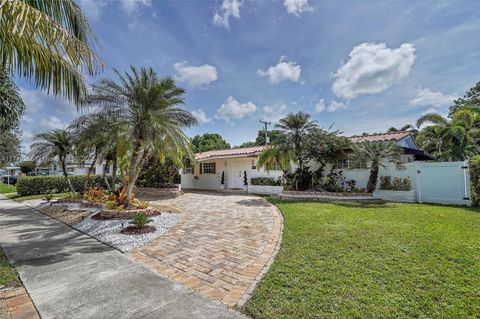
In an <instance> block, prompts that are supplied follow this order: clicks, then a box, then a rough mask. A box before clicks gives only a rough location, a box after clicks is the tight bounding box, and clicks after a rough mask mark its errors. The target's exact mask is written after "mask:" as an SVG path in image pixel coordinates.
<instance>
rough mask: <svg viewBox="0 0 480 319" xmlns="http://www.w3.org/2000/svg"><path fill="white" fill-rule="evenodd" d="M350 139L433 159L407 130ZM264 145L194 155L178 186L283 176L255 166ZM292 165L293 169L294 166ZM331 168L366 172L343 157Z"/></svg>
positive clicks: (407, 157) (233, 185) (211, 186)
mask: <svg viewBox="0 0 480 319" xmlns="http://www.w3.org/2000/svg"><path fill="white" fill-rule="evenodd" d="M350 140H351V141H352V142H353V143H361V142H365V141H385V142H396V143H397V144H398V145H399V146H401V147H402V148H403V150H404V154H403V155H402V159H401V162H402V163H408V162H414V161H424V160H432V159H433V157H432V156H431V155H430V154H428V153H427V152H425V151H423V150H421V149H420V148H418V146H417V144H416V143H415V140H414V138H413V137H412V135H411V133H410V132H408V131H406V132H395V133H386V134H371V135H364V136H352V137H350ZM267 147H270V146H254V147H246V148H232V149H226V150H215V151H208V152H203V153H198V154H195V160H196V162H195V163H194V165H192V166H190V167H184V168H183V169H182V174H181V183H182V188H185V189H207V190H218V189H222V188H226V189H242V188H243V187H244V182H245V174H246V178H247V183H248V184H250V179H251V178H252V177H273V178H275V179H277V178H279V177H281V176H282V175H283V172H282V170H281V169H280V168H279V167H276V166H272V167H268V168H267V167H257V159H258V155H259V154H260V153H261V152H262V151H263V150H265V148H267ZM292 166H293V168H295V165H292ZM312 166H314V165H312ZM329 168H331V166H330V167H329ZM334 168H335V169H341V170H343V171H349V170H352V171H354V172H355V171H356V170H362V174H361V175H362V176H361V177H362V179H364V176H363V175H365V174H366V173H367V172H368V171H367V168H368V163H366V162H364V163H361V162H358V161H355V160H351V159H349V158H348V157H347V158H346V159H339V161H338V162H337V163H336V164H335V165H334ZM222 173H223V174H224V185H222V184H221V178H222ZM347 175H348V173H347ZM360 185H362V187H364V185H363V181H362V182H360Z"/></svg>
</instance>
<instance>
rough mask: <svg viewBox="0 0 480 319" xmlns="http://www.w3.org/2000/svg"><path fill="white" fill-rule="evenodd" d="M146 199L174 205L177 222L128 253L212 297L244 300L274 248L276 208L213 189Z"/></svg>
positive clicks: (277, 231)
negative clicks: (151, 240)
mask: <svg viewBox="0 0 480 319" xmlns="http://www.w3.org/2000/svg"><path fill="white" fill-rule="evenodd" d="M150 203H151V204H152V205H155V204H157V205H169V206H174V207H177V208H179V209H180V210H181V211H182V221H181V222H180V223H179V224H178V225H177V226H175V227H174V228H173V229H172V230H170V231H169V232H168V233H167V234H166V235H164V236H161V237H160V238H158V239H156V240H154V241H153V242H150V243H148V244H146V245H144V246H142V247H140V248H138V249H135V250H133V251H131V252H130V255H131V256H132V257H134V258H135V259H137V260H139V261H141V262H143V263H145V264H146V265H147V266H149V267H151V268H152V269H154V270H156V271H158V272H159V273H161V274H163V275H165V276H167V277H169V278H172V279H175V280H177V281H179V282H181V283H183V284H185V285H187V286H189V287H192V288H194V289H196V290H198V291H200V292H201V293H202V294H204V295H206V296H207V297H209V298H211V299H215V300H220V301H221V302H223V303H224V304H226V305H229V306H233V305H236V304H238V305H241V304H243V303H244V302H245V301H246V300H247V299H248V297H249V295H250V293H251V292H252V290H253V288H254V287H255V284H256V282H257V281H258V280H259V279H260V277H261V276H262V275H263V273H264V272H265V271H266V270H267V269H268V267H269V265H270V263H271V262H272V261H273V258H274V255H275V254H276V251H277V250H278V246H279V244H280V240H281V231H282V217H281V214H280V212H279V211H278V209H277V208H276V207H275V206H273V205H272V204H270V203H269V202H267V201H266V200H265V199H263V198H260V197H256V196H250V195H237V194H220V193H214V192H190V193H185V194H184V195H183V196H180V197H178V198H176V199H168V200H156V201H155V200H152V199H150Z"/></svg>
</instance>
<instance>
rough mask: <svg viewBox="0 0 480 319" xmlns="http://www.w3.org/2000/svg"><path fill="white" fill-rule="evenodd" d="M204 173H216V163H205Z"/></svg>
mask: <svg viewBox="0 0 480 319" xmlns="http://www.w3.org/2000/svg"><path fill="white" fill-rule="evenodd" d="M202 165H203V174H215V163H203V164H202Z"/></svg>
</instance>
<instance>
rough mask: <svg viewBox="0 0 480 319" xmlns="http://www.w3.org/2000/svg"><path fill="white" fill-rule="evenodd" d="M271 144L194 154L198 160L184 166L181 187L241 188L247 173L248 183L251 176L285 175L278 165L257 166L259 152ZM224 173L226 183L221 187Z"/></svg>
mask: <svg viewBox="0 0 480 319" xmlns="http://www.w3.org/2000/svg"><path fill="white" fill-rule="evenodd" d="M267 147H269V146H254V147H245V148H231V149H226V150H216V151H208V152H203V153H198V154H195V160H196V163H195V164H194V165H192V166H190V167H184V168H183V169H182V175H181V178H182V188H186V189H189V188H190V189H210V190H218V189H221V188H223V187H224V188H227V189H242V188H243V186H244V181H245V174H246V178H247V182H248V184H250V179H251V178H252V177H260V176H261V177H273V178H275V179H276V178H278V177H280V176H282V175H283V172H282V171H281V169H280V168H279V167H276V166H272V167H269V169H268V170H266V169H265V167H260V168H258V167H257V159H258V155H259V154H260V153H261V152H262V151H263V150H264V149H265V148H267ZM222 173H223V175H224V183H225V184H224V186H223V187H222V184H221V180H222Z"/></svg>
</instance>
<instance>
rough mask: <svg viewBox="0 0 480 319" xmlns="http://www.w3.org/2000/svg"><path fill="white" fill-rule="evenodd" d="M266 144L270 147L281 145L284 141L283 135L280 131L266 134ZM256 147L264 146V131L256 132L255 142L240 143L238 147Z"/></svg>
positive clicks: (271, 131)
mask: <svg viewBox="0 0 480 319" xmlns="http://www.w3.org/2000/svg"><path fill="white" fill-rule="evenodd" d="M267 136H268V144H270V145H279V144H282V143H283V141H284V140H285V135H284V134H283V132H282V131H280V130H270V131H268V132H267ZM257 145H265V131H264V130H258V133H257V137H256V138H255V141H249V142H245V143H242V144H241V145H240V146H239V147H251V146H257Z"/></svg>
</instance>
